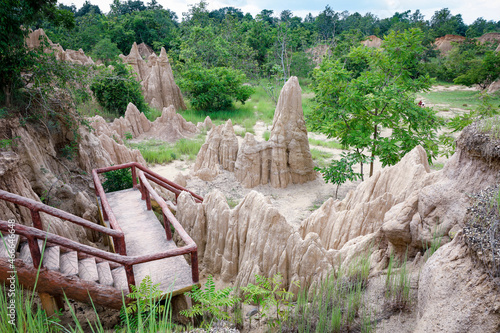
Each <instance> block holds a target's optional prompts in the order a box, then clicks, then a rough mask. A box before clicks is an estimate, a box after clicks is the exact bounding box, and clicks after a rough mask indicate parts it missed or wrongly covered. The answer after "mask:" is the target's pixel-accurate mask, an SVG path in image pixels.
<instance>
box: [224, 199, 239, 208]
mask: <svg viewBox="0 0 500 333" xmlns="http://www.w3.org/2000/svg"><path fill="white" fill-rule="evenodd" d="M226 200H227V204H228V205H229V208H234V207H236V206H237V205H238V203H239V201H238V200H236V199H233V198H226Z"/></svg>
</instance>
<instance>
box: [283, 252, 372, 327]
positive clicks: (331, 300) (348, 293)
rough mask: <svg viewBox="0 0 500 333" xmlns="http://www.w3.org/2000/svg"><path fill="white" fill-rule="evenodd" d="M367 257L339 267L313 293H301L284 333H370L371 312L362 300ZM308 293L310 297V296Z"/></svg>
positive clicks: (366, 275) (367, 272)
mask: <svg viewBox="0 0 500 333" xmlns="http://www.w3.org/2000/svg"><path fill="white" fill-rule="evenodd" d="M369 271H370V255H362V256H360V257H358V258H357V259H355V260H354V261H352V262H351V264H350V265H349V266H348V267H347V268H344V267H339V268H338V270H337V271H336V272H333V273H332V274H330V275H329V276H328V277H327V278H326V279H325V280H324V281H323V282H322V283H321V284H320V285H319V286H318V287H317V288H316V289H315V290H313V291H312V292H311V291H306V290H302V291H301V292H300V293H299V295H298V298H297V304H296V305H295V310H294V312H293V313H292V314H291V315H290V317H289V320H288V321H287V323H286V324H285V325H284V326H285V327H284V328H285V329H284V331H285V332H348V331H362V332H371V331H372V330H373V328H372V324H371V323H372V319H371V317H372V311H370V309H368V307H367V305H366V302H365V299H364V297H363V293H364V290H365V289H366V286H367V283H368V275H369ZM311 294H312V296H311Z"/></svg>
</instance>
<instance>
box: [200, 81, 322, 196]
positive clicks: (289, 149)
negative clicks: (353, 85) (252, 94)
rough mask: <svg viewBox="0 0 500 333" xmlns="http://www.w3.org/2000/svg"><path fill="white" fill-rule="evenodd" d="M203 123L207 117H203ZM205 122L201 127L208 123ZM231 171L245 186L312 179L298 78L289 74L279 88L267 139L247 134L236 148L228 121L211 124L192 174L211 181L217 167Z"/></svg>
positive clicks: (235, 139)
mask: <svg viewBox="0 0 500 333" xmlns="http://www.w3.org/2000/svg"><path fill="white" fill-rule="evenodd" d="M205 123H207V119H206V120H205ZM210 124H211V121H210V122H209V124H207V125H205V126H209V125H210ZM221 169H224V170H228V171H231V172H232V171H234V172H235V176H236V178H237V179H238V180H239V181H240V182H241V183H242V185H243V186H245V187H255V186H258V185H265V184H268V183H271V186H273V187H276V188H284V187H287V186H288V185H289V184H301V183H305V182H307V181H310V180H314V179H315V178H316V172H315V171H314V165H313V161H312V157H311V152H310V150H309V141H308V138H307V129H306V124H305V121H304V113H303V111H302V97H301V89H300V86H299V81H298V80H297V78H296V77H295V76H293V77H291V78H290V79H289V80H288V82H287V83H286V84H285V85H284V87H283V89H282V90H281V94H280V97H279V99H278V104H277V106H276V111H275V112H274V119H273V126H272V128H271V134H270V138H269V141H265V142H257V141H256V140H255V138H254V136H253V135H252V134H250V133H247V134H246V135H245V140H244V141H243V143H242V144H241V147H239V148H238V140H237V138H236V135H235V134H234V129H233V126H232V124H231V123H230V121H228V123H226V124H225V125H224V126H222V125H220V126H217V127H214V128H213V129H212V131H210V133H209V134H208V136H207V139H206V141H205V144H204V145H203V147H202V148H201V150H200V152H199V153H198V156H197V158H196V164H195V169H194V171H195V175H196V176H198V177H200V178H202V179H203V180H213V179H214V178H215V177H216V176H217V175H218V174H219V173H220V170H221Z"/></svg>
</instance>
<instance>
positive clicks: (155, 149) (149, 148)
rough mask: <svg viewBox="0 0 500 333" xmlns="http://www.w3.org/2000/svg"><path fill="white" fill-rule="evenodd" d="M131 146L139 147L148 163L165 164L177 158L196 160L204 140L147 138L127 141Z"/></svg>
mask: <svg viewBox="0 0 500 333" xmlns="http://www.w3.org/2000/svg"><path fill="white" fill-rule="evenodd" d="M127 144H128V146H129V147H131V148H134V149H139V151H140V152H141V154H142V156H143V157H144V159H145V160H146V162H148V163H152V164H163V163H169V162H171V161H173V160H175V159H186V160H194V159H195V158H196V155H197V154H198V152H199V151H200V148H201V146H202V145H203V141H202V138H201V137H198V138H196V139H180V140H178V141H176V142H175V143H173V144H172V143H168V142H164V141H160V140H145V141H142V142H138V143H132V142H129V143H127Z"/></svg>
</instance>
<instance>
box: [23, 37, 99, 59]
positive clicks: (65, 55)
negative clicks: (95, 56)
mask: <svg viewBox="0 0 500 333" xmlns="http://www.w3.org/2000/svg"><path fill="white" fill-rule="evenodd" d="M44 40H45V41H46V42H47V44H48V46H47V47H46V48H45V49H44V52H46V53H51V52H54V54H55V56H56V59H57V60H63V61H68V62H71V63H73V64H79V65H93V64H94V61H93V60H92V58H90V57H89V56H86V55H85V52H83V50H82V49H79V50H78V51H74V50H69V49H68V50H64V49H63V48H62V46H61V45H59V44H55V43H52V41H51V40H50V39H49V37H48V36H47V35H46V34H45V31H43V29H41V28H40V29H37V30H35V31H32V32H31V33H30V34H29V35H28V37H27V39H26V44H27V46H28V47H29V48H37V47H40V45H41V43H42V42H43V41H44Z"/></svg>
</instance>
